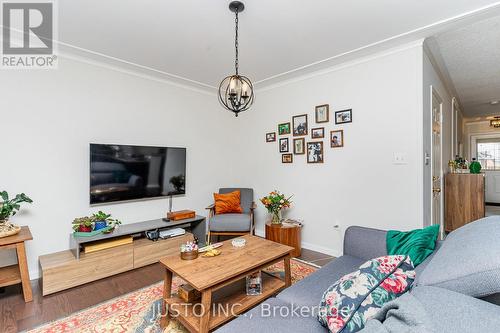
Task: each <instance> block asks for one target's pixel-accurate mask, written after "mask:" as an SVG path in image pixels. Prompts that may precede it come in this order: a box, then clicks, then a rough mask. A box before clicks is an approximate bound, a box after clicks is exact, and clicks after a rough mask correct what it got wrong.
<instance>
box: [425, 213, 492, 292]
mask: <svg viewBox="0 0 500 333" xmlns="http://www.w3.org/2000/svg"><path fill="white" fill-rule="evenodd" d="M499 235H500V216H491V217H487V218H484V219H481V220H478V221H476V222H473V223H469V224H467V225H465V226H463V227H461V228H459V229H457V230H455V231H453V232H451V233H450V234H449V235H448V237H446V239H445V241H444V243H443V245H442V246H441V249H440V250H439V251H438V252H437V253H436V254H435V255H434V257H433V258H432V260H431V261H430V262H429V264H428V265H427V267H426V268H425V269H424V270H423V271H422V273H421V274H420V275H419V276H417V279H416V285H421V286H436V287H441V288H445V289H449V290H453V291H456V292H459V293H462V294H466V295H470V296H474V297H483V296H488V295H491V294H494V293H497V292H500V257H499V256H498V255H499V253H500V241H499Z"/></svg>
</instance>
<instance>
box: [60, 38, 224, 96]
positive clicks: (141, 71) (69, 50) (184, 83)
mask: <svg viewBox="0 0 500 333" xmlns="http://www.w3.org/2000/svg"><path fill="white" fill-rule="evenodd" d="M54 43H55V44H57V56H58V57H61V58H63V59H64V58H66V59H70V60H74V61H79V62H83V63H87V64H91V65H94V66H98V67H103V68H106V69H110V70H114V71H117V72H121V73H125V74H129V75H133V76H137V77H140V78H143V79H148V80H153V81H157V82H161V83H165V84H168V85H172V86H175V87H179V88H184V89H188V90H192V91H196V92H199V93H203V94H208V95H215V94H216V93H217V88H216V87H214V86H211V85H208V84H205V83H203V82H198V81H196V80H191V79H188V78H185V77H182V76H179V75H175V74H172V73H168V72H164V71H160V70H157V69H154V68H151V67H148V66H143V65H139V64H137V63H133V62H130V61H126V60H123V59H120V58H116V57H111V56H108V55H105V54H102V53H99V52H94V51H92V50H88V49H84V48H80V47H77V46H74V45H71V44H67V43H63V42H60V41H54Z"/></svg>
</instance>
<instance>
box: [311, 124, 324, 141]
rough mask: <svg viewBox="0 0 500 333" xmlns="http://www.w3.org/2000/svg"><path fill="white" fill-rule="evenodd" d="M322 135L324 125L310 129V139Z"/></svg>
mask: <svg viewBox="0 0 500 333" xmlns="http://www.w3.org/2000/svg"><path fill="white" fill-rule="evenodd" d="M324 137H325V128H324V127H318V128H312V129H311V138H312V139H322V138H324Z"/></svg>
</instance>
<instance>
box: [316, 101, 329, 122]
mask: <svg viewBox="0 0 500 333" xmlns="http://www.w3.org/2000/svg"><path fill="white" fill-rule="evenodd" d="M314 110H315V111H316V112H315V114H316V123H317V124H320V123H327V122H329V121H330V105H328V104H323V105H318V106H316V107H315V108H314Z"/></svg>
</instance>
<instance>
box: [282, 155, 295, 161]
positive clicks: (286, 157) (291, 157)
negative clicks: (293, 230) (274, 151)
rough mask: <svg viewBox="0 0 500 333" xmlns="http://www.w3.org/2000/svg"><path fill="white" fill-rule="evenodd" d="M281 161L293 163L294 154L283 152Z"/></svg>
mask: <svg viewBox="0 0 500 333" xmlns="http://www.w3.org/2000/svg"><path fill="white" fill-rule="evenodd" d="M281 163H293V154H282V155H281Z"/></svg>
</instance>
